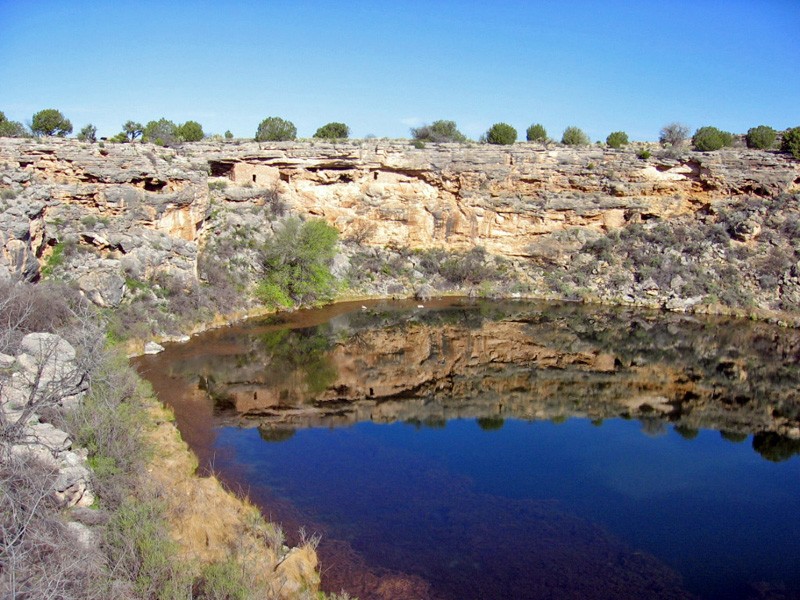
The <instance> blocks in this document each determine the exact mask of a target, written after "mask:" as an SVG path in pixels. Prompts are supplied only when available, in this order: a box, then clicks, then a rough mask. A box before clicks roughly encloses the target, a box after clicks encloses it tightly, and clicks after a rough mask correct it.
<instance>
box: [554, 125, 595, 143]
mask: <svg viewBox="0 0 800 600" xmlns="http://www.w3.org/2000/svg"><path fill="white" fill-rule="evenodd" d="M561 143H562V144H566V145H567V146H588V145H589V144H590V143H591V142H590V141H589V136H588V135H586V134H585V133H584V132H583V131H582V130H581V129H580V128H578V127H567V128H566V129H565V130H564V134H563V135H562V136H561Z"/></svg>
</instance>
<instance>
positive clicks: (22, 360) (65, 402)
mask: <svg viewBox="0 0 800 600" xmlns="http://www.w3.org/2000/svg"><path fill="white" fill-rule="evenodd" d="M75 356H76V355H75V349H74V348H73V347H72V345H71V344H70V343H69V342H68V341H67V340H65V339H64V338H62V337H60V336H58V335H55V334H52V333H30V334H28V335H26V336H25V337H23V338H22V340H21V342H20V344H19V349H18V351H17V354H16V355H15V356H10V355H5V354H2V355H0V411H2V418H0V427H2V432H3V440H4V442H5V443H10V444H11V445H10V451H11V452H12V453H14V454H17V455H19V456H32V457H35V458H36V459H37V460H38V461H40V462H41V464H42V465H44V466H45V467H46V468H48V469H52V470H53V471H55V472H56V473H57V476H56V477H55V479H54V481H53V489H52V493H53V494H54V495H55V496H56V498H57V499H58V501H59V502H60V503H61V504H62V505H63V506H64V507H75V506H84V507H85V506H91V505H92V504H93V502H94V499H95V496H94V493H93V491H92V484H91V481H92V473H91V471H90V469H89V467H88V465H87V456H88V453H87V451H86V449H84V448H77V447H73V440H72V439H71V438H70V436H69V434H67V433H66V432H65V431H62V430H61V429H59V428H58V427H56V426H54V425H53V424H52V423H49V422H46V421H44V420H43V416H44V413H45V412H47V411H51V412H52V410H53V409H54V408H74V407H75V406H76V405H77V403H78V402H80V400H81V398H82V396H83V394H84V393H85V391H86V387H85V386H84V385H83V375H84V373H82V372H81V369H80V368H79V366H78V365H77V364H76V361H75Z"/></svg>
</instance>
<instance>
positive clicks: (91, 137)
mask: <svg viewBox="0 0 800 600" xmlns="http://www.w3.org/2000/svg"><path fill="white" fill-rule="evenodd" d="M78 139H79V140H81V141H82V142H92V143H94V142H96V141H97V127H95V126H94V125H92V124H91V123H89V124H88V125H86V126H85V127H84V128H83V129H81V130H80V133H78Z"/></svg>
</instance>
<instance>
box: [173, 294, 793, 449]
mask: <svg viewBox="0 0 800 600" xmlns="http://www.w3.org/2000/svg"><path fill="white" fill-rule="evenodd" d="M214 348H215V345H214V344H213V343H212V344H210V345H206V346H205V347H204V358H202V359H199V358H198V357H197V356H193V357H191V358H190V359H183V360H184V361H185V362H183V363H182V359H176V360H173V361H172V371H173V373H175V372H178V373H182V374H185V377H187V378H192V380H196V379H195V378H197V377H198V373H199V374H200V375H199V382H198V387H199V388H200V389H202V390H204V391H205V392H206V393H207V394H208V395H209V396H210V397H211V398H212V399H213V401H214V405H215V411H216V412H217V416H218V417H221V418H223V419H224V420H225V421H227V422H229V423H237V424H239V425H242V426H258V427H259V431H260V433H261V435H262V438H264V439H269V440H273V441H278V440H280V439H283V437H284V436H287V435H291V431H292V430H294V429H296V428H304V427H310V426H328V427H336V426H347V425H351V424H353V423H356V422H360V421H367V420H369V421H374V422H380V423H389V422H394V421H404V422H409V423H416V424H419V425H420V426H427V427H433V426H443V425H444V424H445V423H446V422H447V421H448V420H450V419H455V418H476V419H478V423H479V425H480V426H481V428H483V429H486V430H492V429H498V428H500V427H502V426H503V423H504V420H505V419H507V418H516V419H524V420H551V421H555V422H558V421H559V420H564V419H566V418H568V417H572V416H577V417H584V418H588V419H591V420H592V422H593V423H595V424H601V423H602V421H603V420H604V419H610V418H619V417H622V418H626V419H640V420H641V422H642V429H643V431H644V432H645V433H647V434H648V435H658V434H659V433H660V432H663V431H664V430H665V427H666V424H667V423H671V424H672V425H674V427H675V429H676V431H678V432H679V433H680V434H681V435H682V436H684V437H685V438H687V439H691V438H692V437H693V436H694V435H696V434H697V431H698V430H699V429H716V430H719V431H720V432H722V435H723V437H725V439H727V440H729V441H734V442H735V441H742V440H744V439H746V437H747V436H748V435H749V434H755V437H754V440H753V447H754V449H755V450H756V451H758V452H759V453H760V454H761V455H762V456H764V457H765V458H768V459H770V460H785V459H786V458H788V457H790V456H792V455H794V454H797V453H798V452H800V441H798V439H799V438H800V428H799V427H798V425H800V375H799V373H800V370H799V369H798V362H800V332H797V331H795V330H787V329H782V328H779V327H776V326H772V325H769V324H766V323H752V322H745V321H741V320H737V319H727V318H719V317H716V318H713V317H710V318H698V317H695V316H688V315H679V314H665V313H642V312H637V311H632V310H624V309H619V308H598V307H596V306H595V307H592V308H591V309H587V308H586V307H584V306H582V305H576V304H555V305H554V304H547V305H543V304H530V303H516V302H504V303H477V304H472V303H462V304H456V305H454V306H450V307H446V308H442V309H439V310H413V309H412V310H409V309H408V308H407V307H404V308H401V307H398V306H394V305H392V304H384V305H378V306H376V307H375V308H373V309H370V310H355V311H352V312H348V313H345V314H340V315H338V316H336V317H334V318H333V319H331V320H330V321H328V322H326V323H324V324H321V325H316V326H313V327H301V328H296V329H290V328H275V327H272V328H270V327H258V326H253V327H251V328H250V329H249V330H247V331H245V332H243V333H239V334H238V337H237V346H236V349H235V351H233V350H231V349H230V348H229V347H226V351H225V352H220V353H215V352H214Z"/></svg>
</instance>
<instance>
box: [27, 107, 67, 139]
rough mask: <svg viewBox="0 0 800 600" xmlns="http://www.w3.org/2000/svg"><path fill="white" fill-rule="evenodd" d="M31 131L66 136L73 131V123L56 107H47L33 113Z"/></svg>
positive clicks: (39, 133)
mask: <svg viewBox="0 0 800 600" xmlns="http://www.w3.org/2000/svg"><path fill="white" fill-rule="evenodd" d="M31 131H32V132H33V133H34V134H36V135H57V136H58V137H66V136H67V135H68V134H70V133H72V123H70V122H69V119H67V118H66V117H65V116H64V115H62V114H61V113H60V112H59V111H57V110H56V109H55V108H47V109H45V110H40V111H39V112H37V113H36V114H35V115H33V119H32V120H31Z"/></svg>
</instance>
